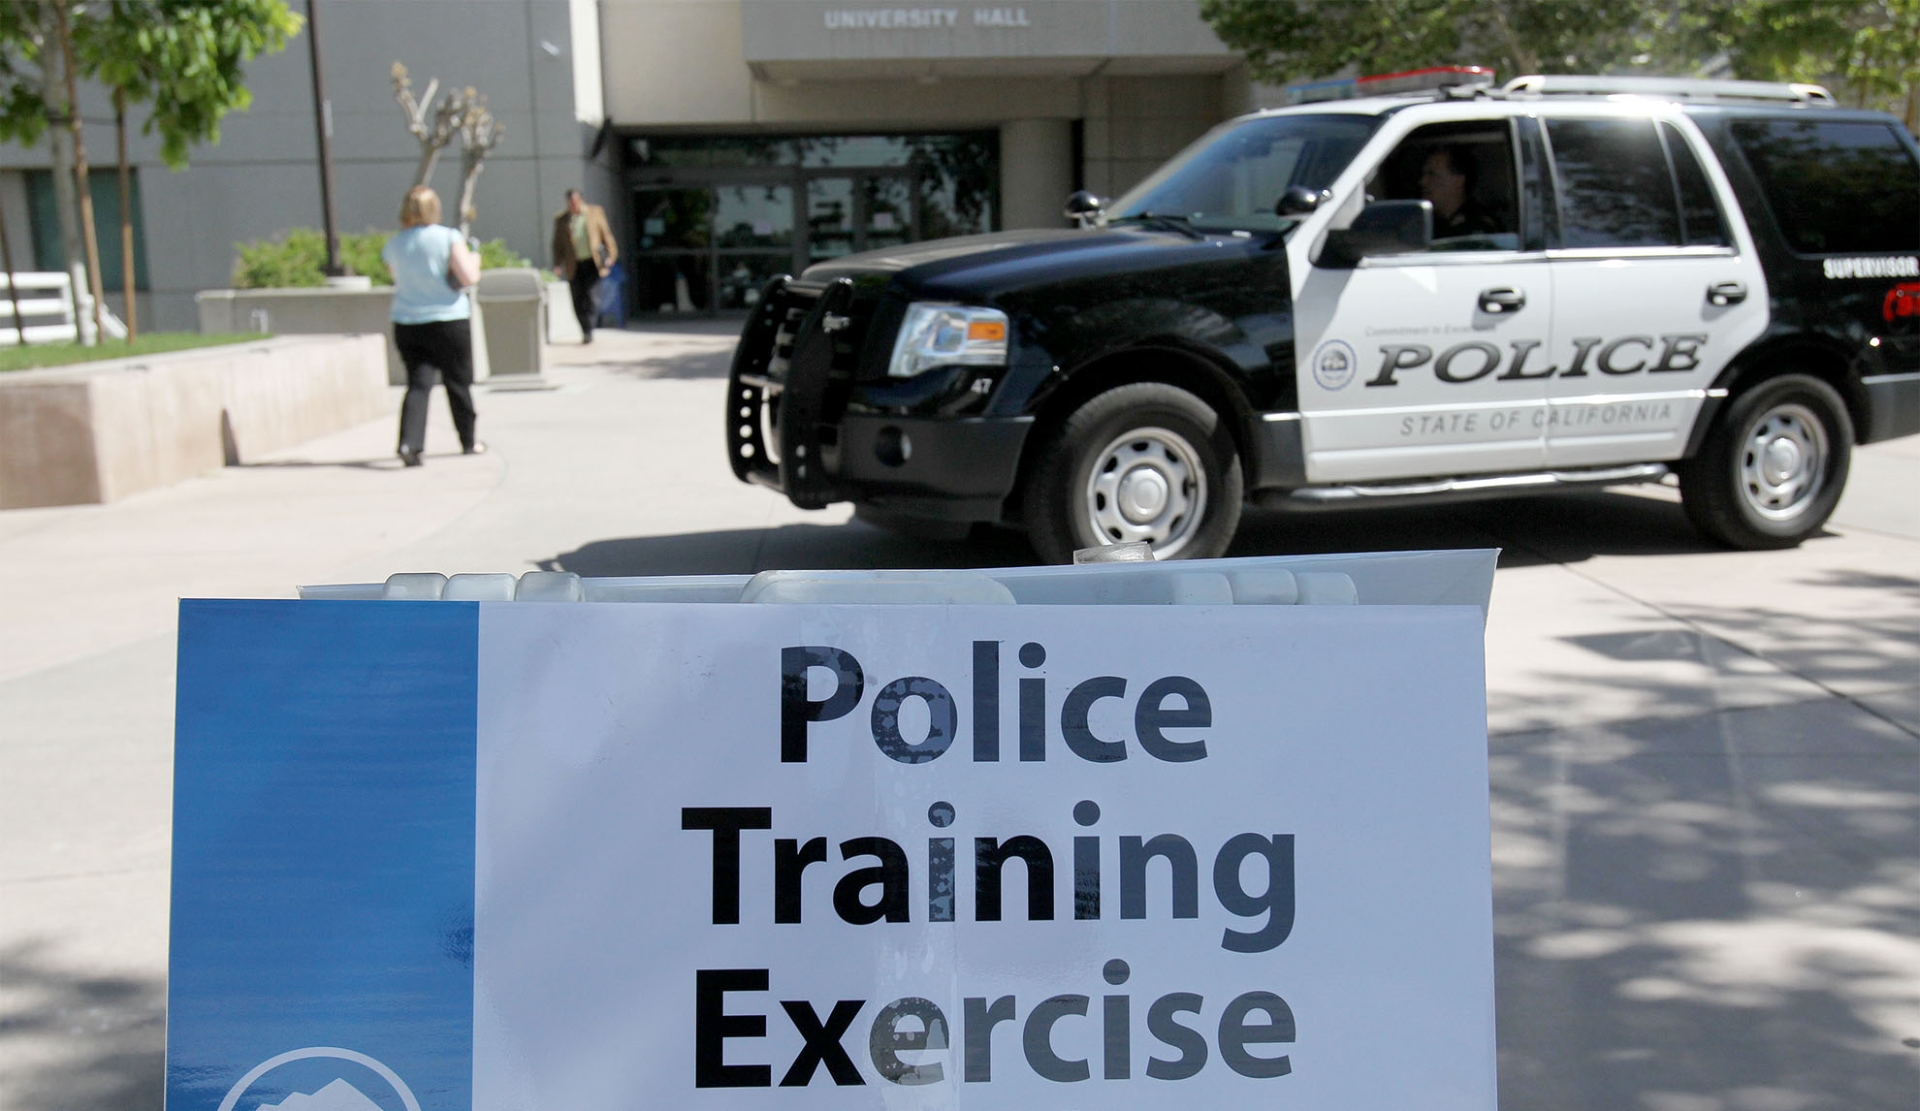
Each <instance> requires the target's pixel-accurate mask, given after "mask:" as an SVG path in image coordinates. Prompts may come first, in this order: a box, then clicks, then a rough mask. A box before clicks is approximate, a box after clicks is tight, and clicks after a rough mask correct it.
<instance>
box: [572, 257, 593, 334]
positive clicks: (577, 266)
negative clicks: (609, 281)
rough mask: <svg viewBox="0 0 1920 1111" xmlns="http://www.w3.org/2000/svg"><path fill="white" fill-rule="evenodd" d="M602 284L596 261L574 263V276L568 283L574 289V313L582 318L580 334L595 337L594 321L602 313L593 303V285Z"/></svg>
mask: <svg viewBox="0 0 1920 1111" xmlns="http://www.w3.org/2000/svg"><path fill="white" fill-rule="evenodd" d="M599 284H600V266H599V264H598V263H595V262H591V261H589V262H576V263H574V264H573V277H571V278H569V279H567V285H568V287H569V288H571V289H572V291H573V315H574V316H576V317H578V318H579V319H580V334H581V335H582V336H585V337H586V338H587V339H592V338H593V322H594V320H595V319H597V318H598V317H599V315H600V313H599V310H597V309H595V308H594V305H593V287H594V286H597V285H599Z"/></svg>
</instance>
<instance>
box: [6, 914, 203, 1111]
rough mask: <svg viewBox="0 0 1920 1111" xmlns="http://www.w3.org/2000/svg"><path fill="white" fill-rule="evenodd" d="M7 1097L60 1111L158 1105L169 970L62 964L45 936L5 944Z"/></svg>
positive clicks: (137, 1109)
mask: <svg viewBox="0 0 1920 1111" xmlns="http://www.w3.org/2000/svg"><path fill="white" fill-rule="evenodd" d="M0 985H4V987H5V990H6V996H7V999H8V1003H7V1005H6V1007H5V1009H4V1010H0V1047H4V1049H5V1051H6V1055H7V1056H8V1057H9V1058H10V1059H11V1060H13V1061H15V1062H20V1063H18V1064H16V1065H15V1066H14V1067H12V1068H10V1069H9V1070H8V1072H7V1076H6V1085H7V1093H6V1095H7V1102H8V1103H10V1104H11V1105H12V1106H16V1107H23V1108H26V1107H32V1108H47V1109H50V1111H51V1109H56V1108H57V1109H58V1111H146V1109H153V1111H158V1109H159V1107H160V1105H161V1103H162V1094H163V1088H164V1084H165V1079H164V1078H165V1073H166V1002H167V986H166V982H165V981H164V980H161V979H139V978H132V977H117V976H89V975H83V974H81V973H77V972H68V971H63V970H61V969H60V967H59V965H58V963H57V962H55V961H53V960H52V959H50V958H49V957H48V956H47V954H46V952H45V947H44V946H43V945H39V944H34V943H22V944H18V945H14V946H12V947H10V948H8V949H5V950H0Z"/></svg>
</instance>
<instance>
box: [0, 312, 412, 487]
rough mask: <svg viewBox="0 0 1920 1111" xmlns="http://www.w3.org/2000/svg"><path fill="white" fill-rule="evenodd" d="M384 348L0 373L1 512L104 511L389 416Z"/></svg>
mask: <svg viewBox="0 0 1920 1111" xmlns="http://www.w3.org/2000/svg"><path fill="white" fill-rule="evenodd" d="M386 343H387V341H386V340H384V339H382V338H381V337H380V336H377V335H360V336H283V337H278V338H273V339H266V338H263V339H262V340H261V341H260V342H259V343H239V344H231V345H227V346H222V347H206V348H200V349H198V350H194V351H176V352H170V353H168V354H164V355H147V356H139V357H134V358H127V359H108V360H103V361H101V362H97V363H83V364H81V365H78V366H67V367H54V368H49V369H47V370H24V371H13V372H10V373H7V374H0V508H17V507H21V506H33V505H75V504H85V503H99V502H109V501H113V500H115V499H117V498H123V497H126V496H127V495H129V494H134V493H138V492H140V491H142V490H150V489H153V488H154V487H157V486H165V485H169V484H171V483H174V482H178V481H180V480H181V479H184V478H189V477H192V476H193V475H196V474H201V473H203V472H206V471H209V470H213V469H215V468H217V467H220V466H223V465H229V464H237V463H244V462H248V461H251V460H254V459H258V458H259V457H261V456H263V455H265V454H267V453H269V452H274V451H278V450H280V449H282V448H286V447H291V446H293V445H294V444H298V443H301V442H303V441H306V440H310V439H313V438H314V437H316V436H323V435H326V434H327V433H330V432H336V431H338V430H340V429H343V428H348V427H351V426H353V425H356V424H360V423H361V422H363V421H367V420H371V419H373V418H375V417H378V416H381V415H383V414H386V413H389V412H390V411H391V410H392V408H393V403H392V401H391V400H390V395H389V393H388V390H387V372H386V359H385V354H384V351H383V347H384V345H385V344H386Z"/></svg>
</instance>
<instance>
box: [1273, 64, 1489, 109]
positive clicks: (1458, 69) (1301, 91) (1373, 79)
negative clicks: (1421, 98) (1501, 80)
mask: <svg viewBox="0 0 1920 1111" xmlns="http://www.w3.org/2000/svg"><path fill="white" fill-rule="evenodd" d="M1473 86H1484V87H1487V88H1491V87H1492V86H1493V70H1492V69H1490V68H1488V67H1486V66H1429V67H1427V68H1426V69H1414V70H1407V71H1406V72H1404V73H1375V74H1369V75H1368V76H1365V77H1336V78H1332V79H1329V80H1326V81H1307V82H1304V83H1302V84H1298V85H1288V86H1287V87H1286V90H1285V92H1286V96H1287V103H1288V104H1315V103H1318V102H1320V101H1326V100H1351V99H1353V98H1355V97H1363V96H1402V95H1405V94H1407V93H1423V92H1430V91H1433V90H1435V89H1447V88H1459V87H1473Z"/></svg>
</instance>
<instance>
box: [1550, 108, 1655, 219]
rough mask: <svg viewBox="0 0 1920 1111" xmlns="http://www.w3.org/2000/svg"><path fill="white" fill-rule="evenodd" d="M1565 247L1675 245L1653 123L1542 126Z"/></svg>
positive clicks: (1569, 122)
mask: <svg viewBox="0 0 1920 1111" xmlns="http://www.w3.org/2000/svg"><path fill="white" fill-rule="evenodd" d="M1547 141H1548V143H1549V144H1550V145H1551V146H1552V147H1553V182H1554V188H1555V189H1556V190H1557V191H1558V193H1559V195H1560V241H1561V246H1564V247H1575V248H1579V247H1586V248H1595V247H1673V246H1678V245H1679V244H1680V243H1681V237H1680V213H1679V211H1678V209H1677V207H1676V204H1675V197H1674V188H1673V178H1672V176H1671V175H1670V174H1669V173H1668V171H1667V155H1666V152H1665V151H1664V150H1662V149H1661V147H1660V136H1659V135H1658V134H1657V133H1656V132H1655V131H1654V129H1653V121H1652V120H1548V121H1547Z"/></svg>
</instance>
